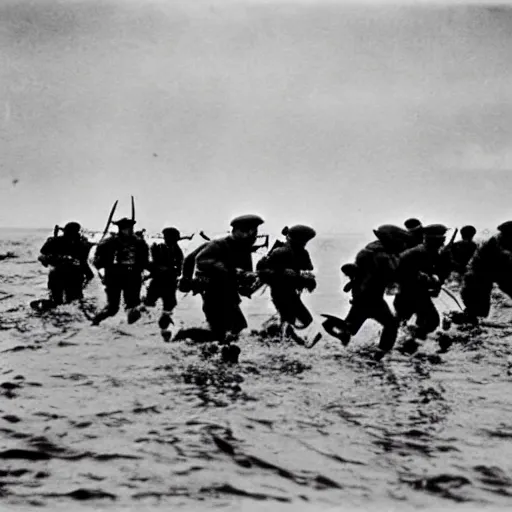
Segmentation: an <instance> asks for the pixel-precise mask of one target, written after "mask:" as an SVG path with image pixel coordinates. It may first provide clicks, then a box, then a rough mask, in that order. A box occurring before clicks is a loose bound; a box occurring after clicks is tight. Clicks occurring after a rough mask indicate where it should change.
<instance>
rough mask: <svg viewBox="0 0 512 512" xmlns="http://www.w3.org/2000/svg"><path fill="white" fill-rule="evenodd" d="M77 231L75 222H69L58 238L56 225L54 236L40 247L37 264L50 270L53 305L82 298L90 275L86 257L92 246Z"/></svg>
mask: <svg viewBox="0 0 512 512" xmlns="http://www.w3.org/2000/svg"><path fill="white" fill-rule="evenodd" d="M80 229H81V226H80V224H79V223H78V222H68V223H67V224H66V225H65V226H64V229H62V231H63V234H62V236H57V234H58V231H59V228H58V226H57V227H56V229H55V236H53V237H51V238H48V240H46V242H45V243H44V245H43V246H42V247H41V251H40V253H41V254H40V256H39V258H38V259H39V261H40V262H41V263H42V264H43V265H44V266H45V267H48V266H50V267H51V269H50V273H49V275H48V289H49V292H50V303H51V305H52V306H58V305H60V304H68V303H70V302H72V301H74V300H81V299H83V288H84V286H85V284H86V282H87V281H88V280H89V277H90V276H89V272H91V269H90V268H89V263H88V262H87V258H88V257H89V252H90V250H91V247H92V244H91V243H90V242H89V240H88V239H87V238H86V237H85V236H82V235H81V234H80Z"/></svg>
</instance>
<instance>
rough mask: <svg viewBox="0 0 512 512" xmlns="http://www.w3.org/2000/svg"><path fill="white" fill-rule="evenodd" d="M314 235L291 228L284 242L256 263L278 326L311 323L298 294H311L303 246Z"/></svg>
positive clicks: (309, 268) (311, 281) (311, 280)
mask: <svg viewBox="0 0 512 512" xmlns="http://www.w3.org/2000/svg"><path fill="white" fill-rule="evenodd" d="M315 235H316V233H315V231H314V230H313V229H312V228H310V227H308V226H301V225H298V226H292V227H291V228H289V229H288V230H287V238H288V240H287V241H286V242H285V243H281V244H279V245H278V246H277V247H275V248H274V249H273V250H271V251H270V252H269V254H268V255H266V256H265V257H263V258H262V259H261V260H260V261H259V262H258V265H257V271H258V274H259V276H260V278H261V280H262V281H263V282H265V283H267V284H268V285H269V286H270V293H271V297H272V302H273V303H274V306H275V307H276V309H277V312H278V313H279V316H280V318H281V322H282V323H288V324H291V325H293V326H297V322H298V323H299V324H300V326H301V327H307V326H308V325H310V324H311V322H312V321H313V317H312V316H311V313H310V312H309V311H308V309H307V308H306V306H305V305H304V303H303V302H302V300H301V296H300V295H301V293H302V290H303V289H305V288H306V289H309V290H310V291H312V290H313V289H314V288H315V287H316V282H315V279H314V277H312V275H311V274H310V272H312V271H313V264H312V262H311V258H310V256H309V253H308V251H307V250H306V249H305V244H306V243H307V242H308V241H309V240H311V239H312V238H314V237H315ZM297 242H298V243H297Z"/></svg>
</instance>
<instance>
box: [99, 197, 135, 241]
mask: <svg viewBox="0 0 512 512" xmlns="http://www.w3.org/2000/svg"><path fill="white" fill-rule="evenodd" d="M132 198H133V197H132ZM118 202H119V200H117V201H116V202H115V203H114V206H112V210H110V215H109V216H108V220H107V225H106V226H105V229H104V230H103V235H101V238H100V242H101V241H102V240H103V239H104V238H105V237H106V236H107V233H108V228H110V224H112V219H113V218H114V213H115V212H116V208H117V203H118Z"/></svg>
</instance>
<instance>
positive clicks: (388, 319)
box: [372, 299, 399, 352]
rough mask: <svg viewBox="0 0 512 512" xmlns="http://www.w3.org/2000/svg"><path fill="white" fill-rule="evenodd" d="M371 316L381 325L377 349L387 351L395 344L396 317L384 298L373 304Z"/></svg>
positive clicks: (397, 322)
mask: <svg viewBox="0 0 512 512" xmlns="http://www.w3.org/2000/svg"><path fill="white" fill-rule="evenodd" d="M372 318H373V319H375V320H376V321H377V322H379V323H380V324H381V325H382V327H383V329H382V333H381V335H380V341H379V349H380V350H382V351H383V352H389V351H390V350H391V349H392V348H393V346H394V345H395V342H396V337H397V335H398V326H399V321H398V318H397V317H396V316H395V315H393V313H392V312H391V310H390V309H389V306H388V304H387V302H386V301H385V300H384V299H382V300H381V301H379V302H377V303H376V304H375V305H374V308H373V312H372Z"/></svg>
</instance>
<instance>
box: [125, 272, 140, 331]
mask: <svg viewBox="0 0 512 512" xmlns="http://www.w3.org/2000/svg"><path fill="white" fill-rule="evenodd" d="M141 289H142V275H141V274H140V273H138V272H127V273H126V277H125V278H124V281H123V298H124V305H125V309H126V311H127V313H128V314H127V318H128V323H129V324H133V323H134V322H136V321H137V320H138V319H139V318H140V317H141V312H140V309H139V306H140V303H141V300H140V292H141Z"/></svg>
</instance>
